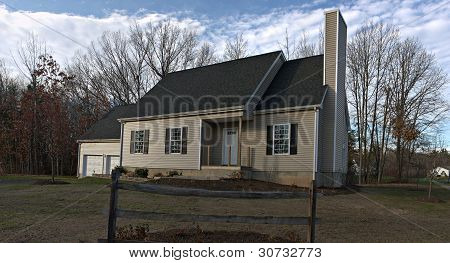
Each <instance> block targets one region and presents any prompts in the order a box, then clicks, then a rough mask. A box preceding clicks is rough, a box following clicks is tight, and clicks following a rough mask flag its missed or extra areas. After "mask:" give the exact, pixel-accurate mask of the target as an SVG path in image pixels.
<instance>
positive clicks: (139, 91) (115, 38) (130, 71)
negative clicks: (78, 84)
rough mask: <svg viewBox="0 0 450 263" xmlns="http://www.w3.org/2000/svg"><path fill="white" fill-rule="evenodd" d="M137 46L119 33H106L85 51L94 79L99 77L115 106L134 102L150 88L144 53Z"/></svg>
mask: <svg viewBox="0 0 450 263" xmlns="http://www.w3.org/2000/svg"><path fill="white" fill-rule="evenodd" d="M139 44H140V43H138V42H137V41H135V39H130V38H129V36H128V35H126V34H124V33H122V32H120V31H118V32H105V33H103V35H102V36H101V38H99V39H98V41H97V42H96V43H95V44H94V43H92V45H91V47H90V49H89V51H88V58H89V61H87V63H90V64H91V67H92V69H93V70H94V78H100V80H101V83H102V85H104V86H105V87H107V88H108V89H109V93H110V94H111V97H112V100H113V102H114V103H115V104H116V103H117V104H130V103H133V102H135V101H137V100H138V99H139V98H140V97H141V96H142V95H143V94H145V92H147V91H148V90H149V88H150V87H149V79H148V73H146V70H147V65H146V63H145V56H146V54H145V53H144V52H142V50H140V46H139ZM97 81H98V79H97Z"/></svg>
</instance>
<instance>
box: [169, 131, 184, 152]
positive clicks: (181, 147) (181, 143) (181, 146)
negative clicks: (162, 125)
mask: <svg viewBox="0 0 450 263" xmlns="http://www.w3.org/2000/svg"><path fill="white" fill-rule="evenodd" d="M174 129H180V152H177V153H174V152H172V130H174ZM182 152H183V127H181V126H180V127H169V154H182Z"/></svg>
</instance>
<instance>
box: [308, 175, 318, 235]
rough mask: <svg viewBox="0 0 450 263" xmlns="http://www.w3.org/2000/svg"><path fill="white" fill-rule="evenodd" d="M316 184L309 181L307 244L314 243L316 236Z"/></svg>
mask: <svg viewBox="0 0 450 263" xmlns="http://www.w3.org/2000/svg"><path fill="white" fill-rule="evenodd" d="M316 197H317V195H316V182H315V180H311V185H310V187H309V220H308V221H309V224H308V236H307V237H306V240H307V242H308V243H314V239H315V234H316Z"/></svg>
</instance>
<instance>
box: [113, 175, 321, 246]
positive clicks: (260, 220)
mask: <svg viewBox="0 0 450 263" xmlns="http://www.w3.org/2000/svg"><path fill="white" fill-rule="evenodd" d="M119 177H120V173H119V172H118V171H116V170H113V172H112V174H111V178H112V183H111V195H110V202H109V205H110V206H109V218H108V238H107V240H108V242H114V241H115V236H116V222H117V218H118V217H123V218H134V219H146V220H154V221H173V222H221V223H245V224H277V225H307V226H308V234H307V241H308V242H311V243H312V242H314V240H315V224H316V223H318V219H317V218H316V199H317V193H316V191H315V182H314V180H312V181H311V184H310V188H309V191H308V193H303V192H244V191H212V190H205V189H193V188H181V187H173V186H164V185H149V184H122V183H119ZM119 189H123V190H130V191H139V192H146V193H153V194H161V195H173V196H198V197H215V198H217V197H221V198H246V199H261V198H269V199H274V198H279V199H282V198H304V197H308V199H309V202H308V204H309V205H308V213H309V214H308V216H307V217H274V216H238V215H228V216H225V215H194V214H174V213H156V212H150V211H132V210H125V209H118V208H117V205H118V197H119V195H118V192H119V191H118V190H119Z"/></svg>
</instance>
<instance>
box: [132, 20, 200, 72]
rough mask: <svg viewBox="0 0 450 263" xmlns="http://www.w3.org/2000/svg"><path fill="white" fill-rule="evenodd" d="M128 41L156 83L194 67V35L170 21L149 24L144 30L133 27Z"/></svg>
mask: <svg viewBox="0 0 450 263" xmlns="http://www.w3.org/2000/svg"><path fill="white" fill-rule="evenodd" d="M131 38H132V39H133V41H134V42H136V46H137V47H138V48H139V50H140V52H141V53H142V54H144V55H145V57H144V58H145V62H146V64H147V65H148V66H149V67H150V69H151V71H152V73H153V74H154V75H155V76H156V77H157V78H158V79H161V78H163V77H164V76H166V75H167V74H169V73H170V72H173V71H177V70H180V69H186V68H189V67H192V66H193V65H194V63H195V53H196V50H195V49H196V46H197V33H196V32H195V31H192V30H188V29H185V28H181V27H180V26H178V25H176V24H174V23H172V22H171V21H170V20H165V21H162V22H159V23H157V24H151V23H149V24H147V26H145V27H140V26H139V25H135V26H134V27H133V28H132V29H131Z"/></svg>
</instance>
